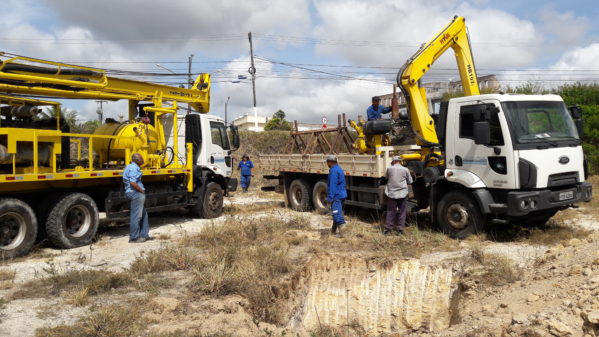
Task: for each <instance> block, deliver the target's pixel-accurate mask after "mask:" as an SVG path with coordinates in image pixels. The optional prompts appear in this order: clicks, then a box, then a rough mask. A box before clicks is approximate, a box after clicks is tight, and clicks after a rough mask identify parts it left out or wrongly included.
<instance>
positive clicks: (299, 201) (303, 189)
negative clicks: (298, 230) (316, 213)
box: [289, 179, 310, 212]
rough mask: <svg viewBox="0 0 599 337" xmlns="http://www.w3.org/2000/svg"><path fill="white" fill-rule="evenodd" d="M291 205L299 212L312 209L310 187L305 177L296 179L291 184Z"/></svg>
mask: <svg viewBox="0 0 599 337" xmlns="http://www.w3.org/2000/svg"><path fill="white" fill-rule="evenodd" d="M289 205H290V206H291V209H292V210H294V211H298V212H306V211H308V210H309V209H310V187H309V185H308V183H307V182H306V181H305V180H303V179H295V180H294V181H292V182H291V185H289Z"/></svg>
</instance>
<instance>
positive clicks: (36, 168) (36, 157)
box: [33, 131, 39, 174]
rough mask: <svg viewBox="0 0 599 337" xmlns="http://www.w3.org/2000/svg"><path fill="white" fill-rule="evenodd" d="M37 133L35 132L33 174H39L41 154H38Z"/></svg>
mask: <svg viewBox="0 0 599 337" xmlns="http://www.w3.org/2000/svg"><path fill="white" fill-rule="evenodd" d="M37 151H38V148H37V132H35V131H34V132H33V173H35V174H37V170H38V161H39V157H38V156H39V153H38V152H37Z"/></svg>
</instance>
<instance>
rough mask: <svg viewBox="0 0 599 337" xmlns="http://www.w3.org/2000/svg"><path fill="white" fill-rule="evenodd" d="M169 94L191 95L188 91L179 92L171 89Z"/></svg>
mask: <svg viewBox="0 0 599 337" xmlns="http://www.w3.org/2000/svg"><path fill="white" fill-rule="evenodd" d="M169 94H171V95H174V96H177V95H178V96H182V97H184V96H187V97H191V94H190V93H187V92H181V91H171V92H170V93H169Z"/></svg>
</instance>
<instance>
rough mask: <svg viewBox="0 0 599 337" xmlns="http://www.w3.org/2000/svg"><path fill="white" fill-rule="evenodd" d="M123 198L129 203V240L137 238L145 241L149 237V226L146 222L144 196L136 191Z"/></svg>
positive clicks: (126, 194) (127, 193) (146, 213)
mask: <svg viewBox="0 0 599 337" xmlns="http://www.w3.org/2000/svg"><path fill="white" fill-rule="evenodd" d="M125 196H126V197H127V199H129V200H130V201H131V211H130V216H131V219H130V221H131V222H130V223H129V239H130V240H131V241H135V240H137V239H139V238H145V239H147V238H148V237H149V236H150V224H149V222H148V212H146V208H145V206H144V203H145V201H146V195H145V194H143V193H139V192H137V191H130V192H126V193H125Z"/></svg>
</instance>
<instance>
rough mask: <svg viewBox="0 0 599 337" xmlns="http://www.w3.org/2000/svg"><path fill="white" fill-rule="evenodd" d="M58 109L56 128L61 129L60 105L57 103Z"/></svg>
mask: <svg viewBox="0 0 599 337" xmlns="http://www.w3.org/2000/svg"><path fill="white" fill-rule="evenodd" d="M54 108H55V109H56V130H60V105H55V106H54Z"/></svg>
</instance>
